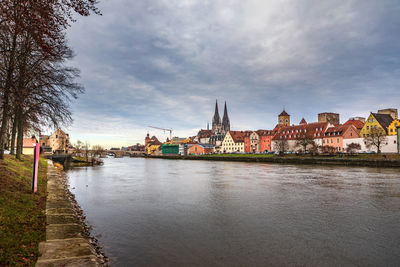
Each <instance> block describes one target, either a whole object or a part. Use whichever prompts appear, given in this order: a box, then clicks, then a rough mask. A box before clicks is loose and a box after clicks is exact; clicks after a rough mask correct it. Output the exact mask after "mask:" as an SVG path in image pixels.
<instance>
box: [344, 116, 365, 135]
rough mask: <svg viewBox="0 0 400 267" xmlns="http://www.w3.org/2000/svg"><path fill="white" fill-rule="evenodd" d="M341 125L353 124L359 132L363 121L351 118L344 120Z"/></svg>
mask: <svg viewBox="0 0 400 267" xmlns="http://www.w3.org/2000/svg"><path fill="white" fill-rule="evenodd" d="M343 125H354V126H355V127H356V128H357V130H358V132H360V131H361V129H362V128H363V127H364V122H362V121H360V120H354V119H353V120H348V121H346V122H345V123H344V124H343Z"/></svg>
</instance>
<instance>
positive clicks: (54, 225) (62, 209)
mask: <svg viewBox="0 0 400 267" xmlns="http://www.w3.org/2000/svg"><path fill="white" fill-rule="evenodd" d="M47 177H48V183H47V192H48V195H47V202H46V218H47V227H46V241H45V242H41V243H40V244H39V251H40V253H41V256H40V257H39V259H38V261H37V263H36V266H38V267H43V266H46V267H47V266H108V259H107V257H105V256H104V253H103V252H102V250H101V248H100V247H99V246H98V245H97V240H95V239H94V238H91V237H90V235H89V228H88V227H87V226H86V224H85V222H84V219H85V217H84V215H83V212H82V210H81V209H80V207H79V205H78V204H77V203H76V201H75V199H74V196H73V195H72V194H71V193H70V191H69V190H68V185H67V182H66V178H65V175H63V173H58V172H57V171H56V170H55V168H54V166H53V163H52V162H51V161H49V165H48V173H47Z"/></svg>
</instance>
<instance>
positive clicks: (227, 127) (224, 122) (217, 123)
mask: <svg viewBox="0 0 400 267" xmlns="http://www.w3.org/2000/svg"><path fill="white" fill-rule="evenodd" d="M212 125H213V128H215V127H218V126H220V127H221V128H222V130H223V131H224V132H227V131H229V130H230V121H229V117H228V108H227V107H226V101H225V106H224V116H223V117H222V123H221V118H220V116H219V112H218V100H215V112H214V117H213V120H212Z"/></svg>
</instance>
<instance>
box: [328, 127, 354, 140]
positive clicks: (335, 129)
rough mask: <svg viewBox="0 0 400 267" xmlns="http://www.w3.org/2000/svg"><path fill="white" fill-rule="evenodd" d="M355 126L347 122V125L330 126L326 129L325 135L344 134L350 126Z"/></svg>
mask: <svg viewBox="0 0 400 267" xmlns="http://www.w3.org/2000/svg"><path fill="white" fill-rule="evenodd" d="M351 127H354V128H356V127H355V126H354V125H353V124H347V125H335V126H334V127H329V128H328V129H326V131H325V133H324V137H328V136H332V135H333V136H342V135H343V134H344V133H345V132H346V131H347V130H348V129H349V128H351Z"/></svg>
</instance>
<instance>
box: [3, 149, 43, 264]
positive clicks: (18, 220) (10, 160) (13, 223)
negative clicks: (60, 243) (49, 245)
mask: <svg viewBox="0 0 400 267" xmlns="http://www.w3.org/2000/svg"><path fill="white" fill-rule="evenodd" d="M32 162H33V157H32V156H26V155H22V160H17V159H16V158H15V157H14V156H12V155H5V158H4V160H3V161H0V266H4V265H5V266H32V265H33V264H34V263H35V262H36V260H37V258H38V256H39V250H38V245H39V242H41V241H43V240H45V235H46V216H45V209H46V188H47V176H46V173H47V160H45V159H42V158H41V159H40V161H39V178H38V191H37V193H36V194H32V193H31V181H32Z"/></svg>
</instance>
